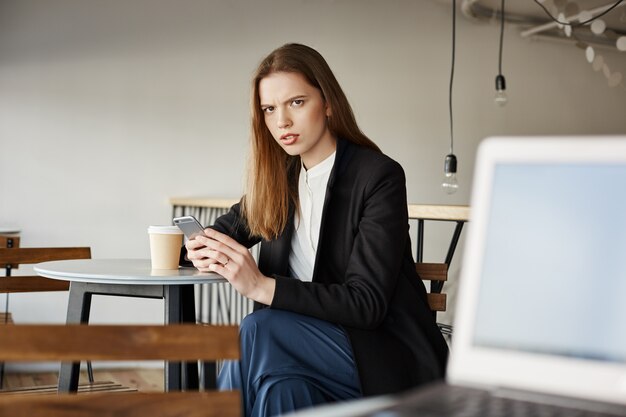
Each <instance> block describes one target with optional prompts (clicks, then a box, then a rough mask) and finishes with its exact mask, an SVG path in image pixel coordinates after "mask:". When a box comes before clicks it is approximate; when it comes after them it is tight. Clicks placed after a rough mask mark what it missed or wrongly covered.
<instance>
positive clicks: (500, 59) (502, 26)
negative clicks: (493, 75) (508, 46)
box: [498, 0, 504, 75]
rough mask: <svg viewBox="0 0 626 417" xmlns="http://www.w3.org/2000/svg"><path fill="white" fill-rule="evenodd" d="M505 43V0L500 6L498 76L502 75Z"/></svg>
mask: <svg viewBox="0 0 626 417" xmlns="http://www.w3.org/2000/svg"><path fill="white" fill-rule="evenodd" d="M503 41H504V0H502V3H501V5H500V52H499V54H498V75H502V43H503Z"/></svg>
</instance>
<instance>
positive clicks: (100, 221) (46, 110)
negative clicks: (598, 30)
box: [0, 0, 626, 322]
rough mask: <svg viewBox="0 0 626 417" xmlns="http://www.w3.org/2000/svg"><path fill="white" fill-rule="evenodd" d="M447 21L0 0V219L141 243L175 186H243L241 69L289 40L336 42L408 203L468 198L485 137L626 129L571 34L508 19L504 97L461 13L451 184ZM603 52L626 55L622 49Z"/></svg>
mask: <svg viewBox="0 0 626 417" xmlns="http://www.w3.org/2000/svg"><path fill="white" fill-rule="evenodd" d="M450 21H451V13H450V10H449V5H448V3H447V2H440V1H434V0H432V1H426V0H420V1H416V0H271V1H270V0H262V1H261V0H257V1H244V0H232V1H227V0H223V1H217V0H212V1H200V0H179V1H167V0H130V1H121V0H118V1H105V0H100V1H98V0H91V1H84V0H3V1H2V2H0V225H7V224H9V225H16V226H18V227H20V228H21V229H22V245H23V246H51V245H56V246H78V245H86V246H91V247H92V251H93V257H95V258H112V257H148V255H149V252H148V240H147V234H146V228H147V226H148V225H150V224H166V223H169V221H170V215H171V208H170V206H169V205H168V198H169V197H171V196H220V197H221V196H224V197H238V196H239V195H240V192H241V189H242V187H241V185H242V173H243V167H244V161H245V154H246V150H247V138H248V114H249V113H248V93H249V78H250V76H251V73H252V72H253V70H254V69H255V67H256V65H257V63H258V62H259V61H260V59H261V58H262V57H263V56H264V55H265V54H267V53H268V52H269V51H271V50H272V49H273V48H275V47H277V46H279V45H281V44H283V43H286V42H302V43H306V44H309V45H311V46H313V47H315V48H317V49H318V50H319V51H320V52H321V53H322V54H323V55H324V56H325V57H326V58H327V60H328V62H329V63H330V65H331V68H333V69H334V71H335V73H336V75H337V77H338V79H339V80H340V82H341V83H342V85H343V87H344V89H345V91H346V93H347V95H348V97H349V99H350V100H351V102H352V104H353V106H354V110H355V113H356V115H357V118H358V121H359V123H360V125H361V127H362V128H363V130H364V131H365V132H366V133H367V134H368V135H369V136H370V137H371V138H372V139H374V140H375V141H376V142H377V143H378V144H379V145H380V146H381V147H382V149H383V150H384V151H385V152H386V153H387V154H389V155H390V156H392V157H393V158H395V159H397V160H398V161H399V162H400V163H401V164H402V165H403V166H404V168H405V170H406V174H407V179H408V198H409V201H410V202H413V203H425V204H432V203H442V204H468V203H469V194H470V184H471V179H472V170H473V158H474V155H475V151H476V147H477V144H478V142H479V141H480V140H481V139H482V138H484V137H485V136H488V135H494V134H570V133H626V119H625V118H624V109H625V108H626V93H625V91H624V88H623V87H620V88H617V89H610V88H609V87H607V84H606V80H605V78H604V76H603V75H602V74H601V73H597V72H594V71H593V69H592V68H591V66H590V65H589V64H587V63H586V61H585V58H584V54H583V52H582V51H581V50H579V49H577V48H575V47H574V46H573V45H566V44H560V43H558V44H557V43H546V42H529V41H527V40H523V39H521V38H520V37H519V35H518V31H517V29H516V28H513V27H508V28H507V30H506V32H505V50H504V73H505V75H506V77H507V82H508V93H509V97H510V103H509V104H508V105H507V107H505V108H497V107H495V106H494V104H493V101H492V97H493V93H494V91H493V88H494V78H495V74H496V70H497V50H498V43H497V42H498V28H497V26H495V25H479V24H475V23H472V22H468V21H466V20H465V19H463V18H462V17H461V16H460V14H459V16H458V27H457V34H458V43H457V63H456V65H457V67H456V68H457V78H456V82H455V90H454V96H455V99H454V109H455V131H456V144H455V153H456V154H457V156H458V157H459V164H460V165H459V175H460V183H461V189H460V191H459V192H458V194H456V195H454V196H446V195H445V194H443V193H442V191H441V190H440V186H439V183H440V177H441V171H442V165H443V158H444V156H445V154H446V153H447V151H448V141H449V133H448V132H449V130H448V113H447V90H448V77H449V68H450ZM602 53H603V54H604V55H605V57H606V59H607V60H608V61H609V62H610V63H611V64H612V66H613V67H615V68H619V69H621V70H622V71H624V70H625V69H626V54H624V53H622V54H621V55H620V54H618V53H616V52H608V51H607V52H605V51H603V52H602ZM444 229H445V228H442V227H434V228H430V229H429V230H428V231H427V236H426V239H427V242H429V246H428V247H427V249H426V254H425V255H426V259H429V258H430V259H434V260H441V259H443V256H444V254H445V246H446V244H447V239H448V238H449V237H448V236H449V235H448V234H447V233H449V231H450V230H451V229H445V230H444ZM442 230H443V231H442ZM444 231H445V233H444ZM444 234H445V236H444ZM459 258H460V253H458V254H457V258H456V261H455V263H454V265H453V271H454V274H455V273H456V271H457V270H458V267H459ZM454 274H453V275H454ZM450 286H451V288H453V287H454V284H453V283H451V284H450ZM10 300H11V310H12V311H13V313H14V316H15V319H16V321H20V322H42V321H53V322H62V321H63V320H64V317H65V308H66V302H67V296H66V295H65V294H38V295H12V296H11V299H10ZM3 301H4V297H0V306H2V307H3V306H4V304H3ZM162 314H163V313H162V302H161V301H150V300H143V301H141V300H137V299H122V298H109V299H107V300H102V299H96V300H95V302H94V306H93V314H92V321H95V322H121V321H129V320H131V321H135V322H158V321H160V320H162Z"/></svg>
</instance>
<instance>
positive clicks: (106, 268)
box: [34, 259, 226, 392]
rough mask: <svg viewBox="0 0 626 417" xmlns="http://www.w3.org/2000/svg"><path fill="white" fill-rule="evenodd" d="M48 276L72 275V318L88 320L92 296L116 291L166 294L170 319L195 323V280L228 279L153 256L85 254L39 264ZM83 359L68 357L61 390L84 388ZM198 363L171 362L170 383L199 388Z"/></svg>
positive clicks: (153, 295) (125, 294)
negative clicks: (159, 265) (160, 264)
mask: <svg viewBox="0 0 626 417" xmlns="http://www.w3.org/2000/svg"><path fill="white" fill-rule="evenodd" d="M34 270H35V272H36V273H37V274H39V275H41V276H43V277H46V278H51V279H58V280H63V281H70V294H69V300H68V305H67V320H66V321H67V323H68V324H77V323H85V324H86V323H88V322H89V312H90V309H91V298H92V296H93V295H94V294H95V295H110V296H122V297H139V298H163V300H164V304H165V318H164V322H165V324H170V323H195V322H196V312H195V297H194V287H193V285H194V284H208V283H219V282H225V281H226V280H225V279H224V278H223V277H221V276H220V275H218V274H216V273H209V272H199V271H198V270H197V269H196V268H178V269H171V270H169V269H152V267H151V265H150V260H149V259H80V260H70V261H51V262H43V263H39V264H37V265H35V268H34ZM79 372H80V363H69V362H68V363H62V364H61V372H60V373H59V392H75V391H76V390H77V389H78V378H79ZM197 387H198V367H197V364H194V363H189V364H187V366H185V367H183V366H181V364H180V363H173V362H168V363H167V364H166V367H165V389H166V390H168V391H175V390H181V389H183V388H184V389H194V388H196V389H197Z"/></svg>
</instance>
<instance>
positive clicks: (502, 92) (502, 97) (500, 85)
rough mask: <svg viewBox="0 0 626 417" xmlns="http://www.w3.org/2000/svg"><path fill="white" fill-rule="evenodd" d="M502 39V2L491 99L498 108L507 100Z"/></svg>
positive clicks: (502, 4)
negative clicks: (496, 65) (494, 93)
mask: <svg viewBox="0 0 626 417" xmlns="http://www.w3.org/2000/svg"><path fill="white" fill-rule="evenodd" d="M503 38H504V0H502V3H501V6H500V52H499V54H498V75H497V76H496V95H495V96H494V98H493V101H494V103H496V104H497V105H498V106H500V107H502V106H504V105H505V104H506V103H507V102H508V101H509V98H508V97H507V95H506V80H505V78H504V75H502V41H503Z"/></svg>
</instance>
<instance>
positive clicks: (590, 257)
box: [370, 136, 626, 417]
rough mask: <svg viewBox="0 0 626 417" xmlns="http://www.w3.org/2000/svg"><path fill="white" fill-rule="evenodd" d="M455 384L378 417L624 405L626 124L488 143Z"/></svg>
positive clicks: (458, 328) (477, 182) (464, 287)
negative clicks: (614, 129)
mask: <svg viewBox="0 0 626 417" xmlns="http://www.w3.org/2000/svg"><path fill="white" fill-rule="evenodd" d="M471 207H472V209H471V220H470V223H469V230H468V234H467V236H466V242H465V252H464V261H463V267H462V271H461V277H460V286H459V297H458V304H457V307H458V308H457V312H456V316H455V317H456V319H455V327H454V334H453V338H452V343H451V356H450V361H449V366H448V370H447V374H446V383H440V384H434V385H432V386H428V387H424V388H421V389H417V390H416V391H414V392H411V393H408V394H406V395H404V396H402V397H400V398H399V399H398V401H396V403H395V404H394V405H393V406H392V407H389V408H387V409H386V411H379V412H377V413H374V414H370V415H376V416H381V417H382V416H385V417H393V416H447V415H452V416H454V415H459V416H460V415H463V416H470V415H477V416H489V415H496V416H513V415H529V416H541V415H560V413H562V414H563V415H567V416H578V415H581V416H583V415H593V416H603V415H609V416H612V415H623V416H626V136H622V137H617V136H616V137H606V136H603V137H517V138H510V137H493V138H488V139H486V140H484V141H483V142H482V143H481V145H480V146H479V150H478V155H477V160H476V170H475V175H474V187H473V190H472V199H471Z"/></svg>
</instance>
